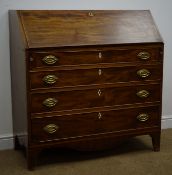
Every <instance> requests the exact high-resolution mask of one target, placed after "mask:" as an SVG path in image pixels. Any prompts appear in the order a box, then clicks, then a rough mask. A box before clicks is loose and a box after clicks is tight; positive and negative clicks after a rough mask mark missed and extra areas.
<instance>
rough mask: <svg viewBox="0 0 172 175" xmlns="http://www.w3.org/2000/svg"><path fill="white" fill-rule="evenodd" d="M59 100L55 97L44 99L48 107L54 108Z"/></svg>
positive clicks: (44, 103)
mask: <svg viewBox="0 0 172 175" xmlns="http://www.w3.org/2000/svg"><path fill="white" fill-rule="evenodd" d="M57 102H58V100H57V99H55V98H47V99H45V100H44V101H43V105H44V106H46V107H48V108H52V107H54V106H55V105H56V104H57Z"/></svg>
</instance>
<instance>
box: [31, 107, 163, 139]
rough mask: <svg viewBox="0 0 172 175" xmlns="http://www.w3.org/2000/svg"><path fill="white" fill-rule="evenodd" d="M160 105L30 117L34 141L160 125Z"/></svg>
mask: <svg viewBox="0 0 172 175" xmlns="http://www.w3.org/2000/svg"><path fill="white" fill-rule="evenodd" d="M159 113H160V108H159V106H152V107H140V108H129V109H122V110H111V111H99V112H93V113H84V114H73V115H64V116H54V117H47V118H34V119H32V139H33V141H34V142H38V141H47V140H53V139H56V140H59V139H65V138H77V137H81V136H86V135H87V136H88V135H93V134H101V133H107V132H114V131H122V130H129V129H138V128H144V127H152V126H156V125H157V126H158V125H159Z"/></svg>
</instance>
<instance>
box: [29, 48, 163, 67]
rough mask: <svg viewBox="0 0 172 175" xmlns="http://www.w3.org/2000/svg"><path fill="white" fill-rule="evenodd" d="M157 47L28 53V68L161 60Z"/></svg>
mask: <svg viewBox="0 0 172 175" xmlns="http://www.w3.org/2000/svg"><path fill="white" fill-rule="evenodd" d="M159 55H160V49H159V48H146V49H144V48H140V49H114V50H105V51H104V50H100V51H97V50H84V51H77V50H76V51H47V52H36V51H35V52H31V53H30V69H34V68H39V67H51V66H70V65H85V64H97V63H117V62H142V63H145V62H151V61H161V60H160V59H161V58H160V57H159Z"/></svg>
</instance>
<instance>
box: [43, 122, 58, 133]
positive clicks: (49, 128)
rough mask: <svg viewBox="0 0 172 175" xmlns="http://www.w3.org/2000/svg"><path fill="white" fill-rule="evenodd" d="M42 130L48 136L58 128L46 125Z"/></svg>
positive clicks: (53, 125)
mask: <svg viewBox="0 0 172 175" xmlns="http://www.w3.org/2000/svg"><path fill="white" fill-rule="evenodd" d="M43 129H44V131H45V132H47V133H49V134H53V133H55V132H56V131H57V130H58V129H59V127H58V126H57V125H55V124H48V125H46V126H45V127H44V128H43Z"/></svg>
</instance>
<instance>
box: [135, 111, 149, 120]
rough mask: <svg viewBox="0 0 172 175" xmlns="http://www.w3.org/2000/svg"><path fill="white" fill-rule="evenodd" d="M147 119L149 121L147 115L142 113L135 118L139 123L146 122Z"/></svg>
mask: <svg viewBox="0 0 172 175" xmlns="http://www.w3.org/2000/svg"><path fill="white" fill-rule="evenodd" d="M148 119H149V115H148V114H146V113H142V114H139V115H138V116H137V120H139V121H141V122H146V121H147V120H148Z"/></svg>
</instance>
